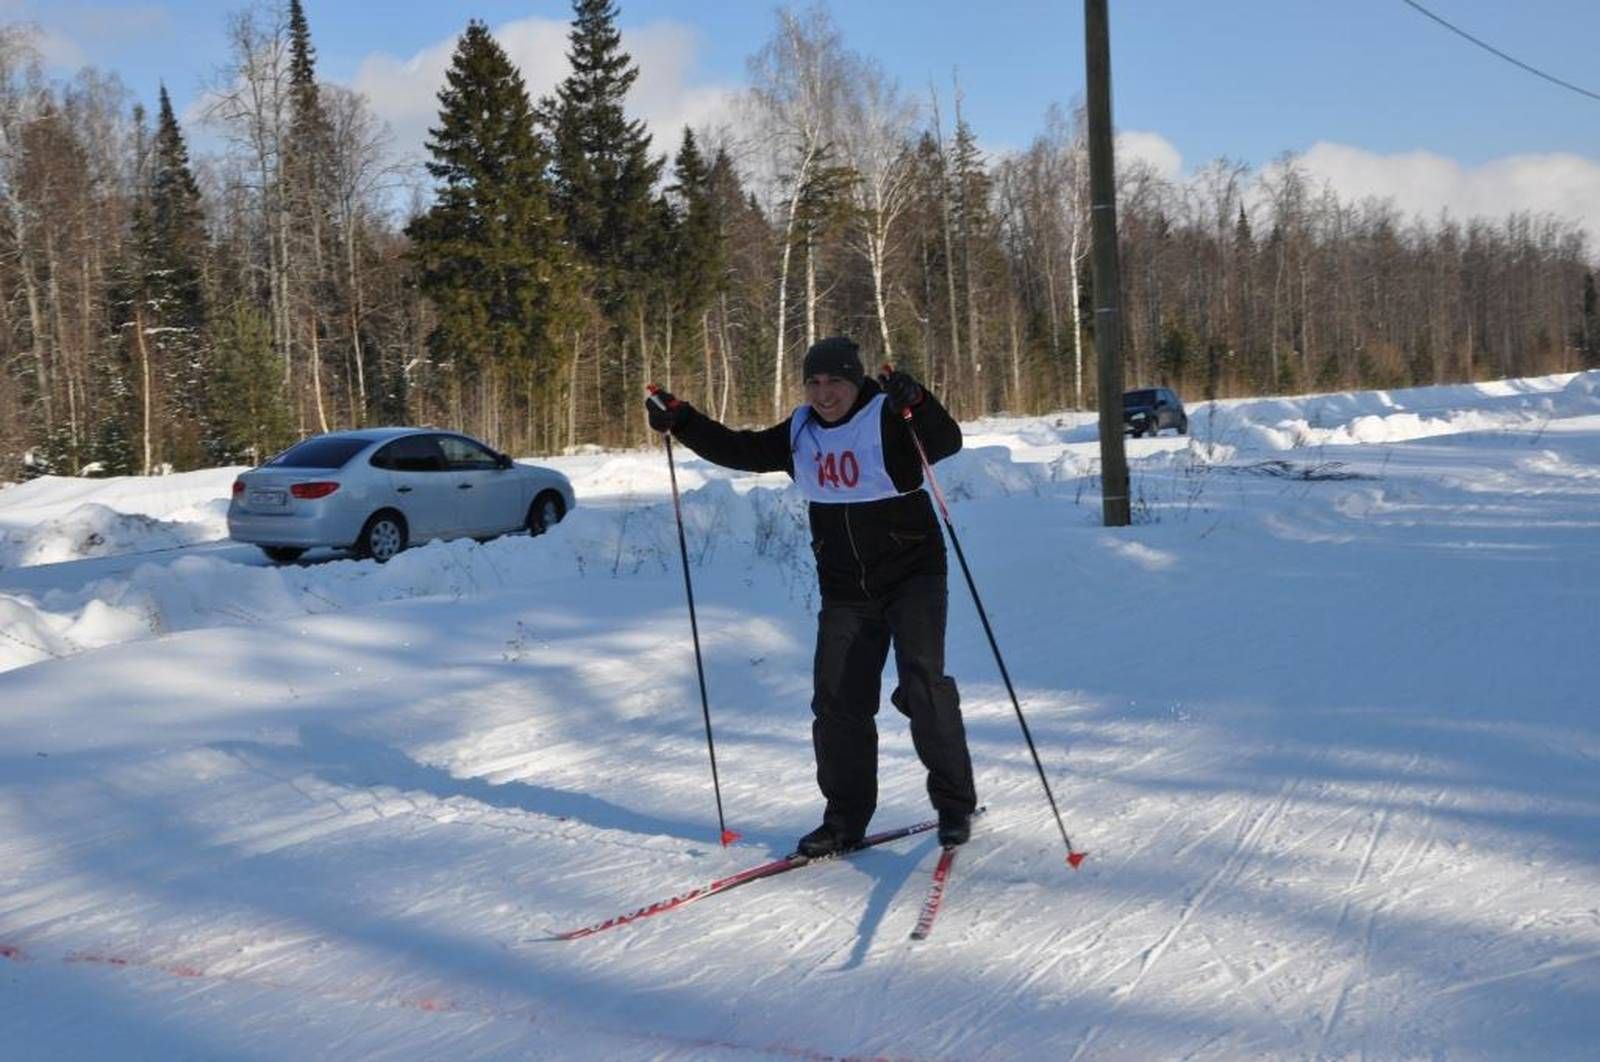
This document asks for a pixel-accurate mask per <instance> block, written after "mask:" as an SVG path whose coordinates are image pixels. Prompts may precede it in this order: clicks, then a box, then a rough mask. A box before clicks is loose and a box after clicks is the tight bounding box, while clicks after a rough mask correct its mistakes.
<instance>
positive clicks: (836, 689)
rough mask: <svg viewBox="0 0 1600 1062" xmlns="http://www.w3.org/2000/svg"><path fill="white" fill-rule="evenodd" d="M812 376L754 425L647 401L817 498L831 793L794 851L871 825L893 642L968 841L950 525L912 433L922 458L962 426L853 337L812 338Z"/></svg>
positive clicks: (660, 420)
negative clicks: (794, 396) (948, 657)
mask: <svg viewBox="0 0 1600 1062" xmlns="http://www.w3.org/2000/svg"><path fill="white" fill-rule="evenodd" d="M803 378H804V381H805V393H806V402H805V404H803V405H801V406H799V407H798V408H797V409H795V411H794V413H793V414H792V415H791V416H790V417H789V418H788V419H787V420H785V421H783V422H781V423H779V424H775V425H773V426H772V427H770V428H766V429H763V430H759V431H735V430H733V429H730V428H728V427H726V426H725V425H723V424H720V423H718V422H717V421H715V420H713V419H712V418H711V417H708V416H706V415H705V414H703V413H701V412H700V411H699V410H696V409H695V408H694V407H692V406H691V405H689V404H688V403H687V402H684V401H681V400H679V399H675V398H673V397H672V396H671V395H670V394H667V393H666V392H664V391H657V392H656V393H655V395H654V396H653V398H652V399H651V400H650V401H647V403H646V406H645V409H646V412H647V414H648V416H649V420H650V427H651V428H653V429H655V430H656V431H661V432H666V431H670V432H671V433H672V434H673V435H674V436H675V437H677V438H678V439H679V440H680V441H682V442H683V443H684V445H686V446H688V447H689V448H690V449H691V450H693V451H694V452H695V453H697V454H699V455H700V456H701V457H703V458H705V459H706V460H708V461H711V462H714V463H715V464H718V465H722V466H724V467H727V468H736V469H741V470H743V471H747V472H777V471H783V472H787V473H789V475H790V476H792V477H793V478H794V481H795V483H796V485H797V486H798V487H799V488H800V492H801V494H802V495H804V497H805V498H806V501H807V502H808V503H809V504H808V505H807V509H808V511H809V516H810V523H811V539H812V542H811V548H812V551H813V552H814V553H815V554H816V561H817V580H818V583H819V585H820V588H821V591H822V611H821V612H820V613H819V614H818V617H817V649H816V656H815V660H814V664H813V673H812V674H813V678H812V681H813V692H812V700H811V710H812V714H813V716H814V718H813V721H812V726H811V736H812V745H813V748H814V750H815V753H816V762H817V785H818V787H819V788H820V789H821V790H822V795H823V797H824V799H825V800H826V802H827V804H826V808H825V810H824V812H823V816H822V825H820V826H818V827H817V828H816V829H814V830H812V831H811V832H810V833H808V834H806V835H805V836H804V837H802V838H800V841H799V844H798V846H797V849H796V850H797V851H798V852H800V853H801V854H802V855H806V856H811V857H816V856H822V855H831V854H833V853H835V852H840V851H847V850H849V849H851V848H853V847H855V846H856V845H857V844H859V843H860V842H861V839H862V837H863V836H865V834H866V830H867V824H868V822H870V821H871V819H872V813H873V811H874V810H875V809H876V807H877V802H878V728H877V724H876V722H875V721H874V718H873V717H874V716H875V715H876V714H877V711H878V704H879V696H880V692H881V682H882V678H883V666H884V662H885V661H886V660H887V658H888V652H889V647H890V644H891V643H892V644H893V646H894V655H895V667H896V672H897V675H898V679H899V685H898V687H897V688H896V689H895V690H894V692H893V694H891V696H890V701H891V702H892V703H893V704H894V706H895V707H896V708H897V709H899V710H900V711H901V712H902V713H903V714H905V715H906V716H907V717H908V718H909V719H910V720H911V740H912V744H913V745H914V746H915V747H916V750H917V756H918V758H920V759H921V761H922V764H923V766H924V767H926V768H927V771H928V796H929V798H930V800H931V801H932V803H933V807H934V809H935V810H936V811H937V812H938V814H939V841H940V843H941V844H944V845H959V844H965V843H966V841H967V838H968V836H969V834H970V832H971V823H970V820H971V817H972V813H973V811H974V810H975V809H976V807H977V793H976V791H975V789H974V787H973V781H972V760H971V756H970V754H969V753H968V751H967V736H966V728H965V726H964V725H963V723H962V721H961V701H960V696H959V694H958V693H957V691H956V684H955V680H954V679H952V678H951V677H950V676H948V675H946V674H945V673H944V635H945V614H946V610H947V601H948V590H947V586H946V571H947V568H946V561H945V547H944V536H943V535H942V534H941V533H940V530H939V525H938V523H937V522H936V521H935V518H934V512H933V504H932V502H931V501H930V500H929V497H928V493H927V491H925V490H923V489H922V487H923V475H922V463H921V459H920V458H919V456H918V454H917V450H916V444H915V442H914V440H913V438H912V435H911V431H912V427H913V426H914V428H915V431H916V432H917V434H918V435H919V436H920V437H921V439H922V443H923V446H924V447H925V449H926V452H927V456H928V460H929V461H939V460H941V459H943V458H945V457H948V456H950V455H951V454H953V453H955V452H956V451H958V450H960V449H961V428H960V426H959V425H957V424H956V422H955V421H954V420H953V419H951V417H950V414H949V413H947V412H946V411H945V409H944V407H942V406H941V405H940V404H939V403H938V401H936V400H935V399H934V397H933V396H932V395H930V394H929V393H928V392H927V390H926V389H924V388H923V387H922V386H921V384H919V383H918V382H917V381H916V380H915V379H913V378H912V377H911V376H910V375H908V374H906V373H903V372H897V371H891V372H889V373H888V374H887V375H886V376H885V377H884V378H883V383H882V385H881V386H880V385H879V383H878V381H876V380H873V379H869V378H867V377H866V375H865V373H864V372H863V371H862V367H861V352H860V348H859V347H858V346H857V345H856V343H855V342H854V341H853V340H851V339H849V338H847V337H845V336H833V337H831V338H828V339H824V340H821V341H820V342H818V343H816V344H814V345H813V346H812V347H811V348H810V350H808V351H807V352H806V356H805V361H804V364H803ZM904 410H909V411H910V412H911V421H910V422H909V423H907V422H905V420H904V417H903V414H902V411H904Z"/></svg>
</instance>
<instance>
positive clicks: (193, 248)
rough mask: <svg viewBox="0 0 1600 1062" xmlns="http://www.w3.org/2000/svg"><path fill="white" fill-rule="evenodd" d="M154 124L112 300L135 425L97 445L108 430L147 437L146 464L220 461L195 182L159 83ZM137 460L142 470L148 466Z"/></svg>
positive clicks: (128, 410) (222, 444) (223, 452)
mask: <svg viewBox="0 0 1600 1062" xmlns="http://www.w3.org/2000/svg"><path fill="white" fill-rule="evenodd" d="M156 123H157V124H156V134H155V141H154V144H153V145H152V149H151V157H150V161H149V165H148V169H147V173H146V180H145V182H144V185H143V187H142V189H141V192H140V195H139V197H138V199H137V200H136V202H135V205H134V209H133V237H132V240H131V241H130V247H129V252H128V257H127V259H126V260H125V262H124V263H123V264H122V266H121V269H120V270H119V273H120V282H119V284H118V285H117V289H118V290H117V292H116V294H115V296H114V298H113V303H114V306H115V309H116V312H117V317H118V324H119V326H120V330H121V332H122V333H123V336H124V340H125V351H126V355H125V362H124V364H125V365H126V366H127V377H128V378H130V379H134V380H137V381H138V383H137V385H136V386H135V387H134V388H132V389H130V390H129V391H128V392H127V393H126V395H125V396H124V398H125V401H126V404H125V405H123V412H124V415H125V416H128V417H130V418H134V417H136V418H137V424H136V426H133V425H130V427H129V428H128V429H126V430H125V431H124V432H112V433H110V435H109V436H108V438H107V443H106V444H107V446H108V447H109V448H111V449H113V450H114V449H115V447H116V445H117V444H116V443H115V442H114V441H113V440H114V439H115V437H117V436H120V435H123V434H126V435H128V436H139V437H141V438H142V437H144V436H146V435H148V436H149V438H147V439H142V441H143V444H144V448H145V449H147V450H148V452H149V454H150V458H151V461H152V462H155V463H166V464H171V465H173V466H175V467H177V468H179V469H185V468H197V467H200V466H202V465H205V464H212V463H216V462H217V461H219V460H222V459H224V458H225V457H226V456H227V450H228V446H227V441H226V440H225V439H224V438H223V436H222V434H221V433H220V431H219V430H218V427H217V415H216V410H215V409H214V408H213V395H212V388H211V380H210V374H211V370H212V365H211V357H210V349H209V336H208V335H207V330H206V329H207V321H206V300H205V291H204V287H203V284H202V278H203V275H204V263H205V258H206V254H207V243H206V231H205V221H204V216H203V213H202V210H201V204H200V189H199V186H198V185H196V184H195V180H194V174H193V172H192V171H191V170H190V167H189V149H188V147H187V146H186V144H185V143H184V138H183V131H182V130H181V129H180V128H179V127H178V120H177V118H176V116H175V115H174V114H173V112H172V101H171V99H170V98H169V97H168V95H167V90H166V87H165V86H162V88H161V91H160V108H159V111H158V114H157V119H156ZM135 394H136V395H137V397H135ZM217 397H218V399H219V400H220V399H221V397H223V396H217ZM121 404H122V402H120V401H119V405H121ZM147 406H148V407H149V410H150V416H149V418H148V419H149V427H148V429H147V428H146V427H145V425H144V421H145V420H146V418H145V416H144V409H145V407H147ZM143 463H144V462H143V460H141V461H140V465H141V470H142V471H147V472H148V471H150V469H147V468H143V467H142V466H143Z"/></svg>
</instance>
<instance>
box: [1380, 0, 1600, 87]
mask: <svg viewBox="0 0 1600 1062" xmlns="http://www.w3.org/2000/svg"><path fill="white" fill-rule="evenodd" d="M1400 2H1401V3H1403V4H1406V5H1407V6H1409V7H1414V8H1416V9H1417V10H1418V11H1420V12H1422V13H1423V14H1424V15H1427V16H1428V17H1429V18H1431V19H1433V20H1434V21H1435V22H1437V23H1438V24H1439V25H1441V26H1443V27H1444V28H1445V29H1447V30H1449V31H1450V32H1451V33H1455V34H1459V35H1460V36H1462V37H1465V38H1466V39H1467V40H1469V41H1471V42H1472V43H1473V44H1476V45H1477V46H1478V47H1479V48H1482V49H1483V50H1484V51H1486V52H1491V53H1493V54H1495V55H1498V56H1499V57H1500V58H1502V59H1504V60H1505V61H1506V62H1508V63H1510V64H1512V65H1513V66H1520V67H1521V68H1522V69H1524V70H1526V71H1527V72H1528V73H1530V74H1534V75H1536V76H1538V77H1542V78H1544V79H1545V80H1546V81H1549V82H1551V83H1552V84H1556V85H1560V86H1561V87H1562V88H1564V89H1571V90H1572V91H1573V92H1576V93H1577V94H1578V95H1580V96H1588V97H1589V98H1590V99H1592V100H1600V93H1594V92H1590V91H1589V90H1588V89H1586V88H1579V87H1578V86H1577V85H1574V84H1573V83H1572V82H1570V81H1562V80H1561V79H1560V78H1559V77H1555V76H1554V75H1552V74H1547V73H1545V72H1544V71H1543V70H1540V69H1538V68H1537V67H1532V66H1529V65H1528V64H1527V63H1524V62H1523V61H1522V60H1521V59H1518V58H1515V57H1514V56H1510V55H1507V54H1506V53H1505V52H1502V51H1501V50H1500V49H1499V48H1496V47H1495V46H1494V45H1492V44H1488V43H1486V42H1484V41H1480V40H1479V39H1478V38H1476V37H1474V36H1473V35H1472V34H1470V33H1468V32H1467V31H1466V30H1464V29H1462V28H1461V27H1460V26H1455V25H1452V24H1451V23H1449V22H1446V21H1445V20H1444V19H1442V18H1440V17H1439V16H1438V15H1435V14H1434V13H1433V12H1432V11H1429V10H1428V9H1427V8H1425V7H1423V6H1422V5H1421V4H1419V3H1417V2H1416V0H1400Z"/></svg>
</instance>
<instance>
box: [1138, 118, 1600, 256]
mask: <svg viewBox="0 0 1600 1062" xmlns="http://www.w3.org/2000/svg"><path fill="white" fill-rule="evenodd" d="M1116 152H1117V165H1118V166H1119V167H1125V166H1127V165H1128V164H1129V163H1131V162H1135V161H1138V162H1144V163H1146V164H1148V165H1149V166H1150V168H1151V169H1152V170H1153V171H1154V172H1155V173H1156V174H1157V175H1158V176H1160V177H1162V178H1164V179H1166V180H1169V181H1180V180H1182V179H1183V177H1184V176H1185V174H1184V165H1183V156H1182V154H1181V153H1179V151H1178V149H1177V148H1176V147H1174V146H1173V145H1172V142H1171V141H1169V140H1167V139H1166V138H1165V137H1163V136H1162V135H1161V134H1159V133H1147V132H1121V133H1118V134H1117V144H1116ZM1295 161H1296V163H1297V164H1298V165H1299V166H1300V167H1301V169H1302V170H1303V171H1304V172H1305V174H1306V176H1307V177H1308V178H1309V179H1310V182H1311V184H1312V186H1313V188H1318V189H1320V188H1321V187H1322V186H1323V185H1328V186H1330V187H1331V188H1332V189H1333V190H1334V192H1335V193H1336V194H1337V195H1338V196H1339V198H1340V199H1341V200H1342V201H1344V202H1347V203H1354V202H1359V201H1360V200H1362V199H1365V198H1367V197H1369V196H1370V197H1372V198H1375V199H1387V200H1391V201H1392V202H1393V203H1394V204H1395V206H1396V207H1397V208H1398V209H1399V210H1400V212H1401V214H1403V215H1404V216H1406V217H1408V218H1409V217H1415V216H1420V217H1422V218H1424V219H1426V220H1427V221H1429V222H1433V221H1437V220H1438V218H1439V216H1440V214H1441V213H1442V212H1445V211H1448V212H1449V214H1450V216H1451V217H1453V218H1456V219H1457V220H1460V221H1465V220H1468V219H1471V218H1485V219H1488V220H1490V221H1495V222H1498V221H1502V220H1504V219H1505V217H1506V216H1507V215H1508V214H1511V213H1513V212H1516V211H1527V212H1531V213H1534V214H1550V215H1553V216H1555V217H1557V218H1560V219H1563V220H1566V221H1571V222H1573V223H1575V224H1577V225H1580V226H1582V227H1583V228H1584V229H1586V230H1588V232H1589V236H1590V239H1591V241H1594V242H1596V243H1600V161H1597V160H1595V159H1591V158H1584V157H1583V156H1581V155H1571V154H1561V153H1552V154H1546V155H1510V156H1507V157H1506V158H1503V159H1494V160H1491V161H1489V162H1486V163H1483V164H1482V165H1479V166H1465V165H1462V164H1461V163H1460V162H1457V161H1456V160H1455V159H1452V158H1448V157H1446V156H1444V155H1437V154H1434V153H1433V152H1429V151H1410V152H1403V153H1400V154H1394V155H1380V154H1377V153H1375V152H1371V151H1367V150H1365V149H1364V148H1358V147H1352V146H1350V145H1348V144H1333V143H1329V142H1326V141H1320V142H1318V143H1316V144H1314V145H1313V146H1312V147H1311V148H1310V149H1309V150H1308V151H1306V152H1304V153H1303V154H1300V155H1297V156H1295ZM1278 166H1279V164H1278V163H1276V162H1275V163H1272V164H1271V165H1268V166H1267V167H1265V168H1264V169H1262V170H1259V171H1257V176H1265V175H1270V174H1271V173H1273V172H1274V171H1275V170H1276V169H1277V168H1278Z"/></svg>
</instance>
